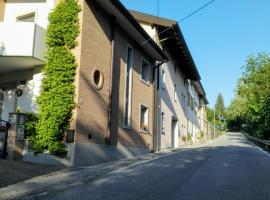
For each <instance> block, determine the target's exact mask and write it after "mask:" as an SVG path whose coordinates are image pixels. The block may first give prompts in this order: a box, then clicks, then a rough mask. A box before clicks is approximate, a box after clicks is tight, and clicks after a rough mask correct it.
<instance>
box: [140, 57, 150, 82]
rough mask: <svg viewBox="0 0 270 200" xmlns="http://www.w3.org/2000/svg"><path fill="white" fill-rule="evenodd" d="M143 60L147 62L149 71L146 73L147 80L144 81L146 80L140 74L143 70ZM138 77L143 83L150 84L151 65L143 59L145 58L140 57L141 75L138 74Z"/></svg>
mask: <svg viewBox="0 0 270 200" xmlns="http://www.w3.org/2000/svg"><path fill="white" fill-rule="evenodd" d="M143 62H145V63H147V65H148V70H149V71H148V72H149V74H148V81H146V80H144V79H143V76H142V72H143V70H142V68H143ZM140 79H141V81H142V82H143V83H145V84H146V85H148V86H149V85H150V79H151V67H150V63H149V62H148V61H147V60H146V59H145V58H143V57H142V58H141V76H140Z"/></svg>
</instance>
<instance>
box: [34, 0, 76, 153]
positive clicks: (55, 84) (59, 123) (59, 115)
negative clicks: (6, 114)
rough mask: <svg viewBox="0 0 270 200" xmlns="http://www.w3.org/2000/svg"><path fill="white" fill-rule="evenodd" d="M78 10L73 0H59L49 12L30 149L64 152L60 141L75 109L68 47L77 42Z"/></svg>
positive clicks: (72, 64)
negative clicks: (35, 132) (44, 54)
mask: <svg viewBox="0 0 270 200" xmlns="http://www.w3.org/2000/svg"><path fill="white" fill-rule="evenodd" d="M80 11H81V8H80V6H79V5H78V2H77V1H76V0H62V1H61V2H60V3H59V4H58V5H57V6H56V7H55V9H54V10H53V11H52V12H51V13H50V15H49V25H48V30H47V39H46V43H47V47H48V50H47V54H46V57H47V61H46V64H45V67H44V69H43V74H44V78H43V80H42V86H41V94H40V96H39V97H38V99H37V105H38V109H39V121H38V123H37V127H36V130H37V134H35V136H34V137H32V149H33V151H34V152H36V153H39V152H43V151H49V153H51V154H56V155H65V154H66V149H65V145H64V143H63V142H62V141H63V137H64V133H65V131H66V129H68V128H69V126H70V121H71V118H72V110H73V109H74V108H75V101H74V97H75V85H74V81H75V75H76V67H77V64H76V60H75V57H74V55H73V54H72V52H71V50H72V49H74V48H75V47H76V45H77V41H76V38H77V36H78V35H79V32H80V25H79V16H78V14H79V12H80Z"/></svg>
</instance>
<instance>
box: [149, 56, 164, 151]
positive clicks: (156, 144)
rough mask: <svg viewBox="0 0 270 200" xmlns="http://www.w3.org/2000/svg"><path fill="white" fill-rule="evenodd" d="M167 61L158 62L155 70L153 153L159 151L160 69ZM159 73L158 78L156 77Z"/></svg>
mask: <svg viewBox="0 0 270 200" xmlns="http://www.w3.org/2000/svg"><path fill="white" fill-rule="evenodd" d="M165 62H167V61H166V60H164V61H162V62H158V61H156V63H155V67H154V68H153V87H154V97H153V98H154V99H153V102H154V110H153V113H154V114H153V116H154V120H153V121H154V123H153V147H152V151H153V152H157V151H159V103H158V102H159V98H158V97H159V96H158V95H159V67H160V66H161V65H163V64H164V63H165ZM156 72H157V76H156Z"/></svg>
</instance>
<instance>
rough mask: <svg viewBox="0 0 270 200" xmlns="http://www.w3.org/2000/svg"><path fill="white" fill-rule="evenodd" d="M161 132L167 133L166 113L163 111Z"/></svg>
mask: <svg viewBox="0 0 270 200" xmlns="http://www.w3.org/2000/svg"><path fill="white" fill-rule="evenodd" d="M161 133H163V134H165V113H164V112H161Z"/></svg>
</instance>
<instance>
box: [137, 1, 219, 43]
mask: <svg viewBox="0 0 270 200" xmlns="http://www.w3.org/2000/svg"><path fill="white" fill-rule="evenodd" d="M215 1H216V0H211V1H209V2H207V3H206V4H204V5H203V6H201V7H200V8H198V9H197V10H195V11H193V12H192V13H190V14H188V15H187V16H185V17H183V18H182V19H181V20H180V21H178V22H177V23H176V24H173V25H172V26H169V27H167V28H166V29H164V30H163V31H161V32H160V33H158V34H155V35H154V37H157V36H159V35H161V34H162V33H165V32H166V31H168V30H170V29H172V28H173V27H174V26H176V25H178V24H179V23H181V22H183V21H185V20H187V19H188V18H190V17H191V16H192V15H194V14H196V13H197V12H199V11H201V10H203V9H204V8H206V7H208V6H209V5H210V4H212V3H214V2H215ZM158 13H159V0H158ZM151 39H152V38H149V39H147V40H145V41H143V42H141V43H140V45H144V44H146V43H147V42H149V41H150V40H151Z"/></svg>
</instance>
